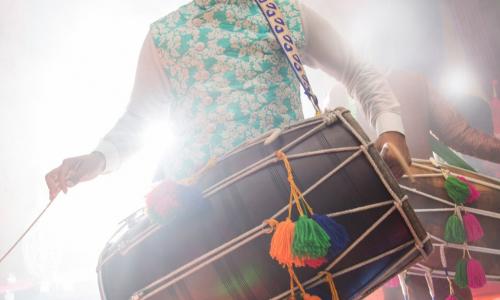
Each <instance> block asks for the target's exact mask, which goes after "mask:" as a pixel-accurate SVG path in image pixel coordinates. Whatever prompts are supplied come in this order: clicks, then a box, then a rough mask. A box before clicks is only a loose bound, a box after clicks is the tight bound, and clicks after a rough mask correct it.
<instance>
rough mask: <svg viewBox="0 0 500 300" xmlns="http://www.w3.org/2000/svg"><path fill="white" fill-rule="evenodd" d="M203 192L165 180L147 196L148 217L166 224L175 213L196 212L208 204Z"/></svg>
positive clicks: (193, 187)
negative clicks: (204, 199)
mask: <svg viewBox="0 0 500 300" xmlns="http://www.w3.org/2000/svg"><path fill="white" fill-rule="evenodd" d="M206 203H207V202H206V201H203V195H202V192H201V190H199V189H198V188H196V187H195V186H187V185H183V184H178V183H175V182H174V181H171V180H164V181H163V182H161V183H160V184H158V185H157V186H156V187H155V188H154V189H153V190H152V191H151V192H149V194H147V195H146V209H147V212H148V216H149V217H150V218H151V219H152V220H153V221H155V222H158V223H165V222H166V221H167V220H168V219H169V218H170V217H171V216H172V214H173V213H174V212H175V213H176V214H178V213H186V212H187V213H189V212H194V211H195V209H197V208H198V209H199V208H201V207H202V206H203V204H206Z"/></svg>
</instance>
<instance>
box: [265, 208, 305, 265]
mask: <svg viewBox="0 0 500 300" xmlns="http://www.w3.org/2000/svg"><path fill="white" fill-rule="evenodd" d="M294 233H295V224H294V223H293V222H292V220H290V219H289V218H287V219H286V220H285V221H283V222H280V223H278V224H277V225H276V228H275V230H274V234H273V237H272V239H271V248H270V250H269V254H270V255H271V257H272V258H273V259H275V260H276V261H277V262H278V263H280V264H281V265H285V266H288V265H295V266H297V267H301V266H304V262H303V261H302V260H301V259H298V258H297V257H295V256H294V255H293V252H292V245H293V236H294Z"/></svg>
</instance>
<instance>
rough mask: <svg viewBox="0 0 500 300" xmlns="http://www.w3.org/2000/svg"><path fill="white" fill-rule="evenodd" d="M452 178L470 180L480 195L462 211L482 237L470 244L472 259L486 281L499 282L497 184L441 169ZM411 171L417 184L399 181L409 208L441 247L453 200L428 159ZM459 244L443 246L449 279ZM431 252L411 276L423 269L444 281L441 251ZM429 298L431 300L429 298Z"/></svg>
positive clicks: (499, 200) (499, 191) (457, 170)
mask: <svg viewBox="0 0 500 300" xmlns="http://www.w3.org/2000/svg"><path fill="white" fill-rule="evenodd" d="M441 167H442V168H443V169H446V170H449V171H451V172H452V173H453V174H455V175H461V176H464V177H465V178H467V179H468V180H469V181H471V182H472V183H473V184H474V186H475V187H476V188H477V189H478V190H479V192H480V193H481V196H480V197H479V198H478V200H477V201H476V202H475V203H473V204H471V205H469V204H466V205H465V209H466V210H468V211H469V212H471V213H473V214H474V215H475V216H476V217H477V218H478V220H479V221H480V223H481V225H482V227H483V229H484V232H485V235H484V237H483V238H482V239H481V240H479V241H477V242H474V243H469V250H470V252H471V254H472V256H473V257H474V258H476V259H478V260H480V261H481V262H482V264H483V267H484V269H485V272H486V274H487V278H488V280H493V281H500V235H499V234H498V230H499V229H500V181H499V180H498V179H495V178H491V177H487V176H483V175H481V174H478V173H474V172H469V171H466V170H463V169H460V168H455V167H451V166H447V165H442V166H441ZM412 172H413V173H414V174H415V175H416V182H414V183H412V182H410V181H409V180H408V179H403V180H402V181H401V186H402V187H403V189H405V190H406V192H407V193H408V196H409V201H410V204H411V205H412V207H413V208H414V209H415V211H416V212H417V215H418V217H419V219H420V221H421V222H422V224H423V225H424V227H425V229H426V230H427V231H428V232H429V233H430V234H431V236H432V237H433V238H432V242H433V244H434V245H435V246H439V245H443V244H444V243H443V241H442V240H444V228H445V224H446V221H447V219H448V217H449V216H450V215H451V214H452V213H453V212H452V211H450V210H451V209H453V207H454V205H453V201H452V200H451V199H450V198H449V197H448V195H447V193H446V190H445V189H444V181H445V180H444V177H443V175H442V173H441V170H440V169H439V168H437V167H435V166H434V165H433V164H432V163H431V162H430V161H427V160H414V162H413V166H412ZM461 246H462V245H454V244H448V245H447V246H446V247H445V256H446V261H447V265H448V270H449V271H450V274H451V276H453V274H454V271H455V264H456V262H457V260H458V259H460V258H462V255H463V250H462V249H459V248H460V247H461ZM437 250H438V249H436V251H434V253H433V254H432V255H431V256H430V257H429V258H428V259H426V260H425V261H423V262H421V264H420V266H415V267H414V268H412V270H410V272H409V273H410V274H414V275H422V274H423V271H424V270H426V269H430V270H432V271H431V273H432V276H433V277H436V278H443V277H444V275H445V272H444V267H443V266H442V263H441V259H440V252H439V251H437ZM429 299H430V298H429Z"/></svg>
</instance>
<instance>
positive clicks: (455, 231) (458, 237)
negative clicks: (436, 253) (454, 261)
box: [444, 213, 465, 244]
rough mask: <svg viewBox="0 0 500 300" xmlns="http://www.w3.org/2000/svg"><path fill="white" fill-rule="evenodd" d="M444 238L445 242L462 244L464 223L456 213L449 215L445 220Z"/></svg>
mask: <svg viewBox="0 0 500 300" xmlns="http://www.w3.org/2000/svg"><path fill="white" fill-rule="evenodd" d="M444 239H445V240H446V241H447V242H450V243H455V244H463V243H464V242H465V230H464V225H463V224H462V221H461V220H460V218H459V217H458V215H457V214H456V213H454V214H453V215H451V216H450V217H449V218H448V221H447V222H446V227H445V230H444Z"/></svg>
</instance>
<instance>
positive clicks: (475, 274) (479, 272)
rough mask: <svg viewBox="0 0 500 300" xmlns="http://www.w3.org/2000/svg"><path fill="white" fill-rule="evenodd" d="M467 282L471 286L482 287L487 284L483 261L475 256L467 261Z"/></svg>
mask: <svg viewBox="0 0 500 300" xmlns="http://www.w3.org/2000/svg"><path fill="white" fill-rule="evenodd" d="M467 282H468V284H469V287H470V288H473V289H477V288H481V287H483V286H484V285H485V284H486V275H485V274H484V269H483V266H482V265H481V263H480V262H479V261H478V260H477V259H474V258H471V259H469V261H468V262H467Z"/></svg>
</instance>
